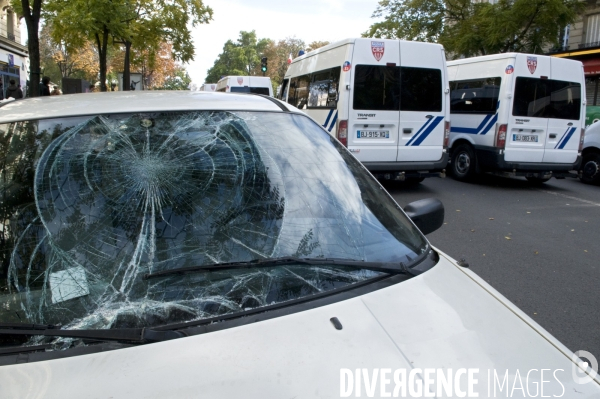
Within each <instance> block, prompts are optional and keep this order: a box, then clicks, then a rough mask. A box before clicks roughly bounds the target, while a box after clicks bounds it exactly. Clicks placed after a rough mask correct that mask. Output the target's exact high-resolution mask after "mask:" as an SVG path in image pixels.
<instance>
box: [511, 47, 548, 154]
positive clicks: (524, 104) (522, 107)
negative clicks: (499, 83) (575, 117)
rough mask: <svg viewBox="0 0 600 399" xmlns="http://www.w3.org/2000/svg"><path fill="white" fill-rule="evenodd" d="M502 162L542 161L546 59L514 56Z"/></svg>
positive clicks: (545, 103)
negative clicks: (512, 89) (510, 110)
mask: <svg viewBox="0 0 600 399" xmlns="http://www.w3.org/2000/svg"><path fill="white" fill-rule="evenodd" d="M515 64H516V65H515V72H514V75H515V77H514V79H515V80H514V91H513V107H512V112H511V113H510V115H509V124H508V129H507V135H506V148H505V155H504V159H505V160H506V161H508V162H542V161H543V159H544V150H545V147H546V141H547V140H548V117H547V112H548V106H549V105H550V94H551V93H550V85H549V84H548V80H549V79H548V77H549V76H550V57H540V56H531V55H527V54H518V55H517V56H516V59H515Z"/></svg>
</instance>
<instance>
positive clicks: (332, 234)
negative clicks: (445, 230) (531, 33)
mask: <svg viewBox="0 0 600 399" xmlns="http://www.w3.org/2000/svg"><path fill="white" fill-rule="evenodd" d="M0 149H1V153H0V161H1V162H2V180H1V181H0V204H1V208H0V209H1V210H2V220H1V221H0V223H1V229H2V235H1V241H0V243H1V244H0V245H1V247H0V248H1V252H0V253H1V254H2V263H1V264H0V397H1V398H2V399H13V398H18V399H24V398H46V399H50V398H60V399H69V398H74V399H75V398H76V399H80V398H114V399H117V398H161V399H164V398H240V397H243V398H260V399H264V398H293V397H296V398H334V397H374V396H376V397H390V396H391V397H398V396H400V397H431V394H435V395H436V397H438V398H442V397H476V396H478V397H507V396H508V395H509V393H510V397H523V396H525V395H528V396H526V397H533V396H539V395H540V394H541V396H543V397H549V396H552V395H554V397H565V398H573V397H576V398H582V399H583V398H585V399H592V398H599V397H600V381H599V380H598V378H597V375H596V372H595V369H597V364H594V361H593V360H591V358H592V357H591V356H590V355H589V354H588V355H586V354H583V355H582V354H581V353H580V354H579V356H580V357H583V358H586V359H588V360H590V364H589V365H586V364H585V363H583V362H582V361H581V360H580V358H578V357H576V356H575V355H574V354H573V353H572V352H571V351H570V350H569V349H567V348H566V347H565V346H564V345H562V344H561V343H560V342H558V341H557V340H556V339H555V338H553V337H552V336H551V335H550V334H549V333H548V332H547V331H545V330H544V329H543V328H541V327H540V326H539V325H538V324H537V323H536V322H535V321H533V320H532V319H531V318H529V317H528V316H527V315H526V314H524V313H523V312H521V311H520V310H519V309H518V308H517V307H516V306H514V305H513V304H512V303H510V302H509V301H508V300H507V299H506V298H504V297H503V296H502V295H500V294H499V293H498V292H497V291H496V290H494V289H493V288H492V287H490V286H489V285H488V284H487V283H486V282H485V281H483V280H482V279H481V278H479V277H478V276H477V275H476V274H474V273H473V272H471V271H470V270H469V269H468V268H465V267H464V266H466V265H463V266H461V265H459V264H457V263H456V262H455V261H454V260H453V259H451V258H450V257H448V256H447V255H445V254H444V253H442V252H441V251H439V250H437V249H436V248H434V247H432V246H431V244H430V243H429V242H428V241H427V239H426V238H425V236H424V235H423V234H422V233H425V234H427V233H428V232H431V231H433V230H435V229H437V228H438V227H440V226H441V224H442V222H443V207H442V206H441V204H440V203H439V201H437V200H433V199H426V200H421V201H417V202H414V203H412V204H409V205H408V206H407V207H406V208H405V210H404V211H403V210H402V209H401V208H400V207H399V206H398V205H397V204H396V203H395V202H394V200H393V199H392V198H391V197H390V196H389V194H387V192H386V191H385V190H384V189H383V188H382V187H381V186H380V185H379V183H378V182H377V181H376V180H375V179H374V178H373V177H372V176H371V175H370V174H369V173H368V172H367V171H366V169H365V168H364V167H363V166H362V165H361V164H360V162H358V161H357V160H356V159H355V158H354V157H353V156H352V154H351V153H350V152H349V151H348V150H347V149H346V148H345V147H344V146H343V145H341V144H340V143H339V142H338V141H337V140H336V139H335V138H333V137H331V136H330V135H329V134H328V133H327V131H325V130H324V129H323V128H322V127H321V126H320V125H318V124H317V123H316V122H314V121H313V120H312V119H310V118H308V117H307V116H306V115H304V114H303V113H302V112H300V111H298V110H297V109H295V108H293V107H291V106H289V105H287V104H285V103H282V102H279V101H278V100H275V99H273V98H269V97H267V96H259V95H244V94H222V93H204V92H160V91H148V92H134V93H127V92H116V93H93V94H76V95H65V96H55V97H46V98H32V99H25V100H20V101H15V102H9V103H5V104H4V105H2V106H1V107H0ZM409 217H410V218H412V221H411V219H409ZM417 227H419V228H420V229H421V231H419V230H418V229H417ZM536 392H537V393H536ZM521 394H522V396H518V395H521ZM534 394H535V395H534ZM515 395H517V396H515ZM541 396H540V397H541Z"/></svg>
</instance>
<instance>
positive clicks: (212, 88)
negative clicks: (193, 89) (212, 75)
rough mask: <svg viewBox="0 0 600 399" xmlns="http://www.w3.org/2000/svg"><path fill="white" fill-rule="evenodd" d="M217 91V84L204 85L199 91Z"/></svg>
mask: <svg viewBox="0 0 600 399" xmlns="http://www.w3.org/2000/svg"><path fill="white" fill-rule="evenodd" d="M216 90H217V84H216V83H204V84H203V85H202V86H200V89H199V90H198V91H216Z"/></svg>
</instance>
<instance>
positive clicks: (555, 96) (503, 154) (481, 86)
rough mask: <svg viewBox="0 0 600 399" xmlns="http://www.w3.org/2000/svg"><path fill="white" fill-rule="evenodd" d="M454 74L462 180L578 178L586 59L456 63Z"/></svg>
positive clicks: (532, 57)
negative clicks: (483, 175)
mask: <svg viewBox="0 0 600 399" xmlns="http://www.w3.org/2000/svg"><path fill="white" fill-rule="evenodd" d="M448 74H449V80H450V90H451V105H450V112H451V114H452V128H451V130H450V153H451V158H450V170H451V171H452V173H453V175H454V177H455V178H456V179H458V180H467V179H469V178H471V177H473V175H474V174H475V173H478V172H492V173H497V174H501V175H506V176H524V177H526V178H527V179H528V180H529V181H531V182H534V183H541V182H545V181H547V180H549V179H550V178H551V177H552V176H554V177H556V178H563V177H565V176H572V177H575V176H576V175H575V174H574V173H573V171H576V170H578V168H579V163H580V162H581V157H580V155H581V146H582V144H583V137H584V136H583V130H584V127H585V107H584V106H582V102H581V101H582V98H585V97H584V93H585V77H584V74H583V65H582V64H581V62H580V61H574V60H567V59H562V58H556V57H548V56H541V55H536V54H519V53H505V54H495V55H489V56H482V57H473V58H465V59H460V60H455V61H450V62H448Z"/></svg>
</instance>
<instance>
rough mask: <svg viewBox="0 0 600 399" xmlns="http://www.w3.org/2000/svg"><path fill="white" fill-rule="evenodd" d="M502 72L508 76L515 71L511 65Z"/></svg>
mask: <svg viewBox="0 0 600 399" xmlns="http://www.w3.org/2000/svg"><path fill="white" fill-rule="evenodd" d="M504 71H505V72H506V74H507V75H510V74H511V73H513V72H514V71H515V67H514V66H512V65H509V66H507V67H506V69H505V70H504Z"/></svg>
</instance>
